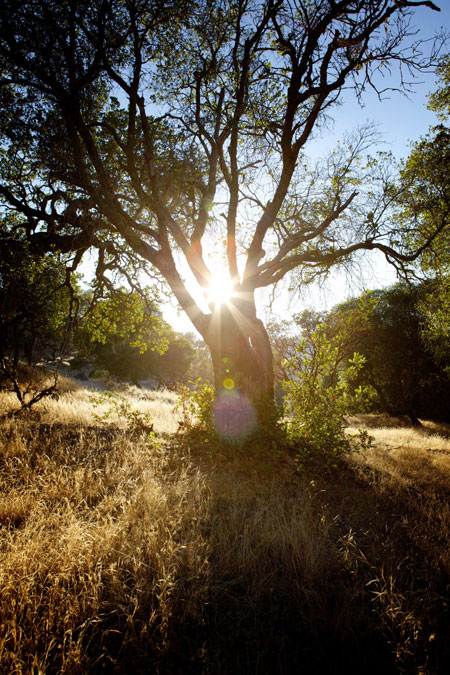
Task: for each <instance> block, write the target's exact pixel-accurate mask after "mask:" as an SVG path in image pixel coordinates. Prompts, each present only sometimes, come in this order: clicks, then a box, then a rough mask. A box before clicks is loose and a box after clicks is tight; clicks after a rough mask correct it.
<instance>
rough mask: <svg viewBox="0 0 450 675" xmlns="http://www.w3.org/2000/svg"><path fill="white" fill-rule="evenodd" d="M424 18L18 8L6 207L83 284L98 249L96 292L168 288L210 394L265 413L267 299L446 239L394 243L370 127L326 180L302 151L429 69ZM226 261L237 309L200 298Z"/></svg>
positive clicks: (5, 84)
mask: <svg viewBox="0 0 450 675" xmlns="http://www.w3.org/2000/svg"><path fill="white" fill-rule="evenodd" d="M419 6H426V7H429V8H430V9H438V8H437V7H436V5H435V4H434V3H433V2H431V1H430V0H423V1H412V0H402V1H401V2H399V1H398V0H382V1H380V0H339V1H337V0H336V1H334V0H312V1H311V2H298V1H297V0H266V1H265V2H263V3H261V2H254V1H253V0H236V1H231V0H208V1H206V0H196V1H194V2H185V1H184V0H170V1H169V2H161V0H153V1H148V0H145V1H143V0H128V1H127V2H125V3H124V2H122V0H94V1H92V0H89V2H87V0H81V1H79V0H66V1H65V2H56V1H55V0H42V1H41V2H39V3H36V2H32V1H31V0H26V1H23V0H20V1H19V0H11V2H10V3H9V8H8V12H3V13H2V16H1V17H0V66H1V73H2V76H1V81H0V103H1V105H2V107H3V108H4V110H5V113H6V114H4V115H3V117H2V120H1V122H0V135H1V144H0V153H1V169H0V195H1V198H2V202H3V208H4V209H6V210H13V211H15V212H16V213H18V214H20V219H21V226H22V227H23V228H24V229H25V231H26V233H27V237H28V239H29V242H30V246H31V247H32V249H33V250H36V251H49V250H59V251H62V252H64V253H71V254H72V259H71V267H72V269H76V267H77V265H78V264H79V262H80V260H81V259H82V257H83V255H84V253H85V252H86V251H87V250H89V249H96V250H97V252H98V262H97V275H98V277H99V278H101V277H105V276H107V275H108V273H109V271H110V270H112V269H119V270H120V271H121V272H122V273H123V274H124V275H125V277H126V278H127V280H128V281H129V283H131V285H133V284H135V283H136V279H137V278H138V277H136V274H139V273H142V271H143V270H146V271H147V273H148V274H152V275H155V274H156V275H158V276H159V277H160V278H163V279H164V280H165V281H166V282H167V284H168V285H169V287H170V289H171V291H172V292H173V293H174V295H175V297H176V298H177V300H178V302H179V304H180V305H181V307H182V308H183V310H184V311H185V312H186V313H187V315H188V316H189V318H190V319H191V321H192V323H193V325H194V326H195V327H196V329H197V330H198V331H199V333H200V334H201V335H202V337H203V338H204V339H205V341H206V342H207V344H208V346H209V348H210V350H211V354H212V358H213V364H214V370H215V376H216V386H217V387H218V388H220V384H221V382H222V381H223V378H224V377H225V376H227V377H228V379H229V376H230V375H231V377H232V381H233V382H234V383H235V385H236V389H237V390H238V391H241V392H243V393H244V394H245V395H246V396H248V397H249V398H250V399H252V400H254V399H255V398H259V397H261V395H264V394H266V395H267V396H268V397H269V398H270V397H271V396H272V394H273V375H272V365H271V358H272V357H271V350H270V343H269V340H268V337H267V333H266V331H265V328H264V326H263V324H262V322H261V321H260V320H259V319H258V318H257V313H256V305H255V297H254V294H255V290H256V289H258V288H262V287H267V286H271V285H272V284H274V283H276V282H277V281H279V280H280V279H282V278H283V277H284V276H285V275H286V274H288V273H289V272H291V271H293V270H299V271H300V273H301V275H303V277H305V276H306V277H308V275H311V274H313V275H314V274H316V273H321V272H323V271H325V270H327V269H328V268H329V267H330V266H331V265H333V264H337V263H339V262H341V261H343V260H347V259H348V258H349V256H352V255H353V254H354V253H355V252H357V251H364V250H380V251H382V252H383V253H384V254H385V255H386V256H387V257H388V259H390V260H392V261H395V260H397V261H407V260H412V259H414V258H416V257H417V255H419V253H420V251H421V250H423V248H424V247H425V246H426V244H427V243H429V241H431V240H432V239H433V238H434V237H435V235H436V232H437V231H439V229H440V228H439V226H438V227H437V228H436V229H432V230H430V232H429V233H428V234H427V236H426V237H425V240H423V241H421V242H420V243H419V250H416V249H414V250H412V251H411V249H408V248H407V247H405V246H404V245H403V244H402V242H401V239H400V238H399V236H398V232H397V229H398V224H397V223H393V221H392V219H391V218H390V217H389V204H390V199H391V195H389V193H388V192H387V191H386V190H384V182H383V178H382V177H381V178H380V179H379V180H378V181H377V180H375V177H374V175H373V170H372V169H373V167H372V166H371V165H370V163H369V164H367V165H366V164H364V162H363V161H362V157H363V155H364V152H365V149H366V148H367V144H368V141H370V133H369V132H368V131H367V130H366V131H365V132H363V133H360V134H359V135H356V136H355V137H353V138H352V139H349V140H348V141H347V142H343V143H341V145H340V146H338V148H337V150H336V151H335V152H334V153H333V154H332V155H331V156H330V157H329V158H328V159H327V160H326V161H324V162H323V163H322V164H320V165H319V166H317V167H314V166H312V165H311V164H309V163H308V161H307V159H306V156H305V151H306V149H307V145H308V143H309V142H311V141H312V140H313V139H314V135H315V133H316V132H317V130H318V129H320V128H321V125H323V124H324V123H326V119H327V116H330V115H332V113H333V109H334V107H335V106H336V105H337V104H338V103H339V102H340V100H341V99H342V96H343V94H344V92H345V91H346V90H348V89H352V90H354V91H355V92H356V95H357V96H358V97H362V96H363V95H364V91H365V89H366V88H367V87H372V88H374V89H375V90H377V91H381V90H383V89H385V87H386V83H385V80H384V79H383V75H384V73H389V72H390V71H389V68H390V67H391V66H394V65H395V64H396V63H397V64H398V65H399V66H400V73H401V87H403V88H405V87H407V86H408V77H409V76H410V75H411V73H412V71H414V70H420V69H423V68H427V67H430V66H431V65H433V63H434V62H435V60H436V54H437V53H436V47H433V48H431V51H428V52H427V53H424V52H423V49H422V43H421V41H420V40H419V39H418V38H417V35H416V33H415V31H414V29H413V27H412V24H411V21H412V18H413V10H414V8H415V7H419ZM387 86H388V85H387ZM366 180H368V181H370V183H371V187H370V189H369V188H367V187H364V185H365V183H364V182H365V181H366ZM374 185H375V188H374V187H373V186H374ZM377 185H378V187H379V188H380V189H379V190H378V189H376V186H377ZM208 238H209V242H211V241H213V242H214V244H215V246H216V249H217V251H218V254H219V258H216V259H213V258H210V259H208V256H207V250H206V244H207V243H208ZM222 259H223V260H224V261H226V265H227V268H228V273H229V276H230V280H231V284H232V289H233V297H232V298H231V299H230V301H229V302H228V303H222V304H220V305H217V304H216V303H215V302H214V299H213V298H211V297H210V296H209V295H208V288H209V287H210V285H211V281H212V278H213V276H214V267H215V266H217V265H218V264H220V262H218V261H221V260H222ZM183 261H184V262H183ZM186 269H188V270H189V272H190V274H191V275H192V276H193V277H194V278H195V280H196V282H197V283H198V284H199V286H200V288H201V289H202V290H203V293H204V295H205V298H206V301H207V304H208V305H209V308H208V309H205V307H206V305H204V304H203V305H202V304H201V302H197V300H196V299H195V297H194V295H193V294H192V293H191V291H190V288H189V286H188V285H186V283H185V280H184V278H183V277H184V275H185V270H186ZM225 373H226V374H227V375H225Z"/></svg>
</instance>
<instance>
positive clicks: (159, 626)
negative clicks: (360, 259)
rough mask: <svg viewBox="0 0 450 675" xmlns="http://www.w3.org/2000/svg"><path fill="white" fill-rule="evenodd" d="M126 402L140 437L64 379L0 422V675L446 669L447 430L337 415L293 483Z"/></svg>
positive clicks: (152, 408)
mask: <svg viewBox="0 0 450 675" xmlns="http://www.w3.org/2000/svg"><path fill="white" fill-rule="evenodd" d="M128 394H129V397H130V398H129V400H130V402H131V403H132V405H133V406H134V408H135V409H139V410H142V411H143V412H148V413H150V415H151V417H152V421H153V425H154V431H153V432H151V431H150V430H149V429H145V428H143V427H142V426H141V428H139V425H138V428H135V429H130V428H127V425H126V423H125V421H124V419H123V418H122V419H119V418H116V417H115V416H114V415H113V414H108V410H109V407H108V403H107V402H103V403H101V404H100V405H97V406H96V407H94V406H93V404H92V401H93V398H92V397H95V396H96V394H95V393H93V392H89V391H87V390H85V389H82V388H77V387H75V386H74V385H71V383H70V382H67V383H66V386H65V393H64V394H63V395H62V396H61V398H60V400H59V401H53V400H51V401H50V400H49V401H45V402H42V403H41V404H40V407H38V408H37V412H36V413H31V414H30V415H29V416H28V417H27V418H23V419H8V418H3V420H2V422H1V429H0V433H1V436H0V439H1V440H0V490H1V499H0V587H1V594H0V664H1V671H2V672H5V673H80V674H82V673H83V674H84V673H87V672H89V673H96V672H111V673H113V672H114V673H134V672H141V673H153V672H154V673H164V674H165V673H167V674H172V673H229V674H230V675H231V674H232V673H240V672H246V673H261V674H265V673H267V674H272V673H302V674H303V673H311V674H312V673H330V674H331V673H341V672H342V673H417V674H419V673H421V674H423V675H424V674H426V673H430V674H431V673H447V672H450V641H449V639H448V638H449V637H450V613H449V606H448V602H449V587H450V586H449V584H450V575H449V570H450V548H449V543H450V542H449V535H450V506H449V497H450V432H449V430H448V429H445V428H443V427H436V426H434V425H432V424H428V423H427V424H426V425H425V426H424V428H423V429H421V430H417V429H411V428H409V427H406V426H399V425H398V424H397V422H396V421H395V420H394V421H393V420H389V419H388V418H381V417H374V416H372V417H370V416H365V417H360V418H356V417H355V418H353V419H351V420H349V422H350V424H352V425H354V426H355V428H358V427H361V426H363V425H366V426H367V427H368V428H369V431H370V433H371V435H372V436H373V437H374V444H373V447H372V448H370V449H368V450H367V451H364V453H362V452H361V453H357V454H355V455H353V456H351V457H349V458H348V460H346V461H345V462H344V463H343V464H342V466H340V467H339V471H337V472H336V473H335V474H333V475H331V476H327V477H315V478H314V479H312V478H311V477H302V476H299V475H297V474H296V473H295V472H294V471H293V469H292V467H291V466H290V465H289V464H288V463H286V462H284V461H283V459H282V458H281V459H280V458H279V457H275V458H274V459H273V460H269V459H267V457H265V458H258V456H252V457H249V456H246V455H242V454H240V453H239V451H237V450H236V449H234V450H230V449H227V448H225V447H224V448H223V449H220V451H217V449H216V451H215V453H214V456H211V453H210V452H209V451H208V448H207V445H206V446H205V444H204V443H200V442H199V439H198V438H197V439H196V438H195V436H192V435H188V434H186V433H177V428H178V419H177V417H176V413H174V412H173V403H174V395H173V394H171V393H169V392H155V393H154V394H148V393H147V394H146V393H144V392H142V391H140V390H137V389H133V390H130V391H129V392H128ZM13 405H14V399H13V398H10V397H9V396H8V395H7V394H3V395H1V398H0V414H2V413H6V412H7V411H8V410H9V409H11V407H12V406H13ZM350 431H351V429H350Z"/></svg>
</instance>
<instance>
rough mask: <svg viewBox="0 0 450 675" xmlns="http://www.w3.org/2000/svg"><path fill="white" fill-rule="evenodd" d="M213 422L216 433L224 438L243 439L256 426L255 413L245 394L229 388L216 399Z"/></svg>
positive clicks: (230, 439) (229, 439) (231, 439)
mask: <svg viewBox="0 0 450 675" xmlns="http://www.w3.org/2000/svg"><path fill="white" fill-rule="evenodd" d="M229 379H230V380H231V378H229ZM231 382H233V381H232V380H231ZM224 386H225V383H224ZM233 387H234V382H233ZM214 423H215V426H216V431H217V433H218V434H219V435H220V436H221V437H222V438H224V439H225V440H227V441H235V442H236V441H243V440H244V439H245V438H247V436H248V435H249V434H250V433H251V432H252V431H253V429H254V428H255V426H256V413H255V410H254V408H253V406H252V404H251V403H250V401H249V400H248V399H247V398H246V397H245V396H242V394H238V393H237V392H236V391H232V390H229V391H225V392H223V393H222V394H220V395H219V396H218V397H217V399H216V402H215V405H214Z"/></svg>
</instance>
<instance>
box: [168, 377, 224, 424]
mask: <svg viewBox="0 0 450 675" xmlns="http://www.w3.org/2000/svg"><path fill="white" fill-rule="evenodd" d="M189 385H190V386H186V385H180V386H179V387H178V389H177V393H178V396H179V400H178V403H177V404H176V408H177V409H178V410H181V415H182V425H183V427H184V428H185V429H186V430H192V429H198V430H201V431H206V432H208V433H212V434H215V427H214V387H213V386H212V385H211V384H209V383H204V382H202V379H201V378H200V377H199V378H198V379H197V380H196V381H195V382H192V381H190V382H189Z"/></svg>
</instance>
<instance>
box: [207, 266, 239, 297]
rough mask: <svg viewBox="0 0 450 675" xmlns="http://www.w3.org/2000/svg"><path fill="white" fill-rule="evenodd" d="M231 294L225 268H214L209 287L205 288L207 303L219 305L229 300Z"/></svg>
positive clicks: (229, 281)
mask: <svg viewBox="0 0 450 675" xmlns="http://www.w3.org/2000/svg"><path fill="white" fill-rule="evenodd" d="M232 295H233V290H232V286H231V280H230V278H229V276H228V273H227V270H226V269H225V268H220V267H218V268H217V269H215V270H214V272H213V275H212V280H211V284H210V286H209V288H208V289H207V290H206V299H207V301H208V302H209V303H213V304H215V305H221V304H223V303H226V302H228V301H229V300H230V298H231V297H232Z"/></svg>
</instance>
